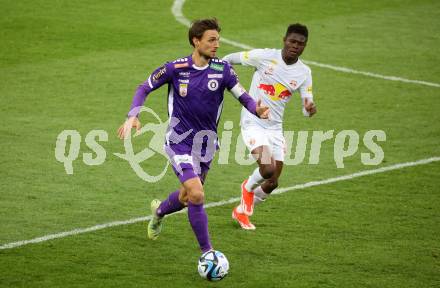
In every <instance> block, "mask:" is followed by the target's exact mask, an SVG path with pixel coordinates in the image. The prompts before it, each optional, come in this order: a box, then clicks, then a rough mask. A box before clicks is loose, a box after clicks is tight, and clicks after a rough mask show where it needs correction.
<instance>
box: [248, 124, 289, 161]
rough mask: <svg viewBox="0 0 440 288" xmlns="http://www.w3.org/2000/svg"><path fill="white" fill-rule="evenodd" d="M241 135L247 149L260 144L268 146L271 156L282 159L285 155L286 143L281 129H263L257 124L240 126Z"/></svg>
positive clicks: (277, 159)
mask: <svg viewBox="0 0 440 288" xmlns="http://www.w3.org/2000/svg"><path fill="white" fill-rule="evenodd" d="M241 136H242V137H243V142H244V143H245V144H246V146H247V148H248V149H249V151H252V150H254V149H255V148H257V147H260V146H269V147H270V151H271V153H272V157H273V158H274V159H275V160H276V161H283V162H284V156H285V155H286V144H285V140H284V136H283V131H282V130H270V129H265V128H263V127H261V126H259V125H246V126H241Z"/></svg>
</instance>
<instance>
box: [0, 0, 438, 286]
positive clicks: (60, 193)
mask: <svg viewBox="0 0 440 288" xmlns="http://www.w3.org/2000/svg"><path fill="white" fill-rule="evenodd" d="M0 3H1V6H2V9H1V12H0V15H1V18H0V22H1V25H0V39H1V40H0V51H1V53H0V83H1V85H0V111H1V113H0V119H1V123H2V125H1V126H0V131H1V135H2V137H1V140H0V143H1V147H2V149H1V152H0V153H1V161H0V171H1V181H0V246H1V245H4V244H7V243H11V242H16V241H21V240H28V239H33V238H36V237H41V236H44V235H48V234H54V233H58V232H62V231H70V230H73V229H76V228H85V227H90V226H94V225H96V224H102V223H108V222H111V221H116V220H127V219H132V218H136V217H141V216H147V215H148V214H149V211H148V209H147V206H148V205H149V202H150V201H151V200H152V199H154V198H160V199H163V198H165V197H166V196H167V194H168V193H169V192H171V191H174V190H175V189H176V188H177V187H178V185H179V183H178V181H177V178H176V177H175V175H174V173H172V171H171V170H170V169H168V172H167V173H166V175H165V176H164V178H163V179H161V180H160V181H158V182H156V183H147V182H144V181H143V180H141V179H140V178H139V177H138V176H137V175H136V174H135V172H134V171H133V170H132V169H131V167H130V165H129V164H128V162H127V161H125V160H123V159H121V158H118V157H116V156H115V155H114V153H123V152H124V146H123V143H122V142H121V141H120V140H119V139H117V137H116V130H117V128H118V126H119V125H120V124H121V123H122V121H123V120H124V118H125V115H126V113H127V110H128V108H129V105H130V101H131V98H132V95H133V92H134V90H135V88H136V87H137V85H138V84H139V83H141V82H143V81H144V80H145V78H146V77H147V75H148V74H149V73H150V72H152V71H153V69H155V68H156V67H158V66H159V65H161V64H162V63H163V62H165V61H169V60H172V59H176V58H178V57H181V56H185V55H189V54H190V53H191V47H190V45H189V43H188V40H187V28H186V27H185V26H183V25H182V24H180V23H178V22H177V21H176V20H175V19H174V16H173V15H172V13H171V7H172V5H173V1H172V0H164V1H150V0H147V1H133V0H129V1H124V2H120V1H101V0H98V1H81V0H79V1H65V0H59V1H47V0H40V1H29V0H23V1H4V0H1V1H0ZM183 14H184V15H185V17H187V18H188V19H195V18H201V17H212V16H215V17H217V18H218V19H219V20H220V23H221V25H222V32H221V36H222V37H224V38H227V39H231V40H234V41H236V42H240V43H243V44H246V45H249V46H251V47H257V48H266V47H267V48H280V47H281V45H282V37H283V35H284V33H285V29H286V27H287V25H288V24H290V23H294V22H302V23H304V24H307V26H308V27H309V30H310V36H309V43H308V47H307V48H306V50H305V53H304V54H303V56H302V58H303V59H305V60H310V61H316V62H319V63H325V64H331V65H334V66H342V67H348V68H351V69H355V70H359V71H368V72H372V73H377V74H381V75H388V76H396V77H402V78H407V79H415V80H421V81H427V82H432V83H440V58H439V56H438V47H440V36H439V33H438V31H439V30H440V20H439V19H440V2H438V1H432V0H431V1H429V0H420V1H407V0H401V1H394V0H393V1H379V0H372V1H361V0H350V1H330V2H329V1H303V0H301V1H287V0H281V1H261V0H252V1H251V0H243V1H229V0H227V1H211V0H210V1H202V0H187V1H186V2H185V5H184V7H183ZM240 50H242V49H240V48H237V47H233V46H231V45H228V44H224V43H223V44H222V45H221V47H220V49H219V53H218V54H219V56H220V57H222V56H224V55H226V54H227V53H231V52H235V51H240ZM311 68H312V73H313V81H314V86H313V87H314V95H315V101H316V103H317V106H318V114H317V115H316V117H313V118H312V119H307V118H304V117H303V116H302V113H301V111H300V108H299V104H300V102H299V99H298V97H296V98H295V99H293V100H292V101H291V103H289V105H288V109H287V111H286V115H285V130H289V131H296V132H297V131H309V132H310V135H309V145H310V138H311V133H312V131H315V130H320V131H329V130H334V132H335V135H336V134H337V133H338V132H340V131H342V130H355V131H357V133H358V134H359V135H360V137H361V140H362V136H363V135H364V134H365V133H366V132H367V131H369V130H383V131H385V133H386V136H387V140H386V142H381V143H380V145H381V147H382V149H383V151H384V155H385V157H384V160H383V162H382V163H381V164H380V165H379V166H365V165H363V164H362V162H361V153H362V152H368V150H367V149H366V148H365V147H364V146H363V145H362V141H361V144H360V145H359V150H358V151H357V152H356V153H355V154H354V155H353V156H350V157H347V158H346V159H345V161H344V164H345V167H344V168H343V169H338V168H337V167H336V164H335V161H334V159H333V156H334V150H333V145H334V138H333V139H332V140H328V141H326V142H324V143H323V144H322V147H321V155H320V162H319V164H316V165H309V164H308V158H309V157H308V154H307V155H306V157H305V160H304V162H303V163H301V164H299V165H294V166H293V165H292V166H285V169H284V171H283V175H282V177H281V179H280V188H285V187H290V186H294V185H297V184H301V183H307V182H310V181H319V180H324V179H328V178H332V177H337V176H341V175H348V174H351V173H355V172H358V171H364V170H366V169H375V168H378V167H385V166H390V165H393V164H397V163H404V162H409V161H417V160H420V159H426V158H430V157H438V156H440V145H439V144H440V113H439V112H438V111H439V110H440V88H439V87H433V86H427V85H421V84H414V83H404V82H400V81H389V80H384V79H380V78H372V77H367V76H364V75H359V74H353V73H343V72H336V71H333V70H330V69H327V68H323V67H317V66H311ZM236 71H237V73H238V75H239V76H240V79H241V82H242V83H243V84H244V85H245V86H246V87H248V86H249V84H250V80H251V76H252V70H251V69H249V68H246V67H237V69H236ZM225 99H226V101H225V107H224V110H223V115H222V118H221V122H220V125H219V128H220V129H219V130H220V133H221V132H222V131H223V124H224V122H225V121H232V122H233V123H234V128H233V130H232V132H233V139H234V140H233V148H232V151H231V153H230V155H229V159H228V160H229V164H228V165H224V164H217V160H215V161H214V164H213V165H212V167H211V171H210V173H209V175H208V178H207V183H206V185H205V191H206V202H207V203H211V202H218V201H222V200H228V199H231V198H234V197H238V196H239V186H240V183H241V182H242V180H243V179H244V178H245V177H247V176H248V175H249V173H250V172H251V171H252V169H253V167H254V166H241V165H238V164H237V163H236V162H235V160H234V151H235V148H234V147H235V143H236V141H235V139H236V138H237V136H238V133H239V126H238V121H239V114H240V109H241V107H240V105H239V104H238V103H237V102H236V101H235V100H234V99H233V97H232V96H230V95H229V94H228V93H226V94H225ZM146 105H147V106H148V107H151V108H153V109H154V111H156V112H157V113H158V114H159V116H160V117H161V118H162V119H163V120H165V119H166V117H167V112H166V111H167V110H166V88H161V89H159V90H158V91H155V92H154V93H152V94H151V95H150V96H149V98H148V100H147V102H146ZM141 121H142V122H143V123H144V124H145V123H147V122H150V121H153V118H149V117H143V118H141ZM63 130H77V131H78V132H79V133H80V135H81V140H82V141H81V147H80V151H79V156H78V159H76V160H75V161H74V162H73V171H74V173H73V175H67V174H66V172H65V170H64V167H63V164H62V163H60V162H58V161H57V160H56V159H55V143H56V139H57V136H58V134H59V133H60V132H61V131H63ZM91 130H104V131H106V132H107V133H108V141H104V142H100V144H101V145H102V146H103V148H104V149H105V151H106V159H105V162H104V163H103V164H101V165H96V166H89V165H86V164H85V163H84V162H83V153H91V152H92V151H91V150H90V148H88V147H87V146H86V144H85V137H86V135H87V134H88V133H89V131H91ZM150 137H151V134H148V133H147V134H144V135H142V136H141V137H139V138H136V139H134V142H135V147H136V149H137V151H139V150H140V149H143V148H142V147H144V146H145V143H147V142H148V141H149V139H150ZM307 151H310V147H309V146H308V147H307ZM165 163H166V159H165V158H164V157H162V156H161V155H155V156H154V157H152V158H150V159H149V160H148V161H145V162H144V163H142V167H143V168H144V169H145V170H146V171H149V172H150V173H152V174H154V173H156V174H157V173H159V172H160V171H161V169H162V167H163V166H164V165H165ZM439 175H440V163H439V162H438V161H436V162H432V163H430V164H426V165H420V166H414V167H408V168H403V169H398V170H393V171H389V172H385V173H379V174H374V175H370V176H364V177H359V178H354V179H351V180H347V181H341V182H337V183H333V184H327V185H319V186H314V187H310V188H306V189H299V190H294V191H291V192H288V193H284V194H281V195H276V196H273V197H272V198H270V199H269V200H268V201H267V202H266V203H264V204H263V205H261V206H258V207H257V208H256V213H255V216H254V217H253V218H252V220H253V222H254V223H255V224H256V226H257V230H256V231H253V232H248V231H242V230H240V229H239V228H238V227H237V225H235V224H234V223H233V222H232V220H231V216H230V214H231V209H232V207H233V206H234V204H227V205H222V206H218V207H214V208H209V209H207V213H208V217H209V226H210V234H211V238H212V242H213V244H214V247H215V248H216V249H218V250H220V251H222V252H223V253H225V255H226V256H227V257H228V259H229V261H230V265H231V269H230V273H229V275H228V276H227V278H225V279H224V280H223V281H221V282H219V283H207V282H206V281H204V280H202V279H201V278H200V277H199V275H198V274H197V258H198V257H199V255H200V253H199V251H198V247H197V243H196V240H195V237H194V235H193V233H192V230H191V228H190V226H189V223H188V221H187V216H186V214H178V215H173V216H171V217H168V218H167V219H166V220H165V224H164V225H165V227H164V231H163V234H161V236H160V238H159V239H158V240H157V241H154V242H153V241H148V240H147V239H146V223H145V222H139V223H135V224H131V225H123V226H117V227H112V228H108V229H103V230H99V231H95V232H90V233H84V234H79V235H75V236H69V237H64V238H60V239H54V240H50V241H45V242H42V243H38V244H29V245H25V246H20V247H16V248H12V249H1V250H0V287H185V286H186V287H206V286H212V287H440V194H439V191H440V189H439V187H440V180H439V179H440V178H439Z"/></svg>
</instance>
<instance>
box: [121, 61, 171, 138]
mask: <svg viewBox="0 0 440 288" xmlns="http://www.w3.org/2000/svg"><path fill="white" fill-rule="evenodd" d="M173 67H174V66H173V65H172V64H170V63H167V64H165V65H163V66H161V67H159V68H157V69H156V70H154V72H153V73H151V75H150V76H149V77H148V78H147V80H146V81H145V82H144V83H142V84H141V85H139V86H138V88H137V89H136V92H135V93H134V96H133V101H132V102H131V107H130V111H129V112H128V114H127V120H125V122H124V123H123V124H122V125H121V126H120V127H119V129H118V136H119V138H120V139H124V137H125V136H126V135H128V133H130V131H131V129H132V128H136V131H139V130H140V128H141V123H140V121H139V119H138V115H139V111H140V109H141V108H142V106H143V105H144V102H145V100H146V99H147V96H148V94H150V93H151V92H152V91H154V90H156V89H157V88H159V87H161V86H162V85H164V84H165V83H168V82H169V81H170V80H171V77H172V69H173Z"/></svg>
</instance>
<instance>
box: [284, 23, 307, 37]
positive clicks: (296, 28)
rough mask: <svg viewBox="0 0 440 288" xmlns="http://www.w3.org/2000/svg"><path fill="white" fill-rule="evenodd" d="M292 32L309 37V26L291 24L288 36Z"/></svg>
mask: <svg viewBox="0 0 440 288" xmlns="http://www.w3.org/2000/svg"><path fill="white" fill-rule="evenodd" d="M291 33H298V34H301V35H303V36H304V37H306V38H309V30H308V29H307V26H305V25H302V24H299V23H295V24H290V25H289V27H287V31H286V37H287V36H289V35H290V34H291Z"/></svg>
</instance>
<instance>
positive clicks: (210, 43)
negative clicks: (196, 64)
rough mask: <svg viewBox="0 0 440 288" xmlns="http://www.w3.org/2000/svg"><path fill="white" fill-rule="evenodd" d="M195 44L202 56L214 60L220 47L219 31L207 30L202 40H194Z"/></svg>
mask: <svg viewBox="0 0 440 288" xmlns="http://www.w3.org/2000/svg"><path fill="white" fill-rule="evenodd" d="M193 42H194V45H195V48H196V49H197V51H198V52H199V54H200V56H203V57H205V58H208V59H209V58H214V57H215V55H216V53H217V49H218V47H220V35H219V34H218V32H217V30H206V31H205V32H204V33H203V36H202V38H200V39H197V38H194V40H193Z"/></svg>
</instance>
